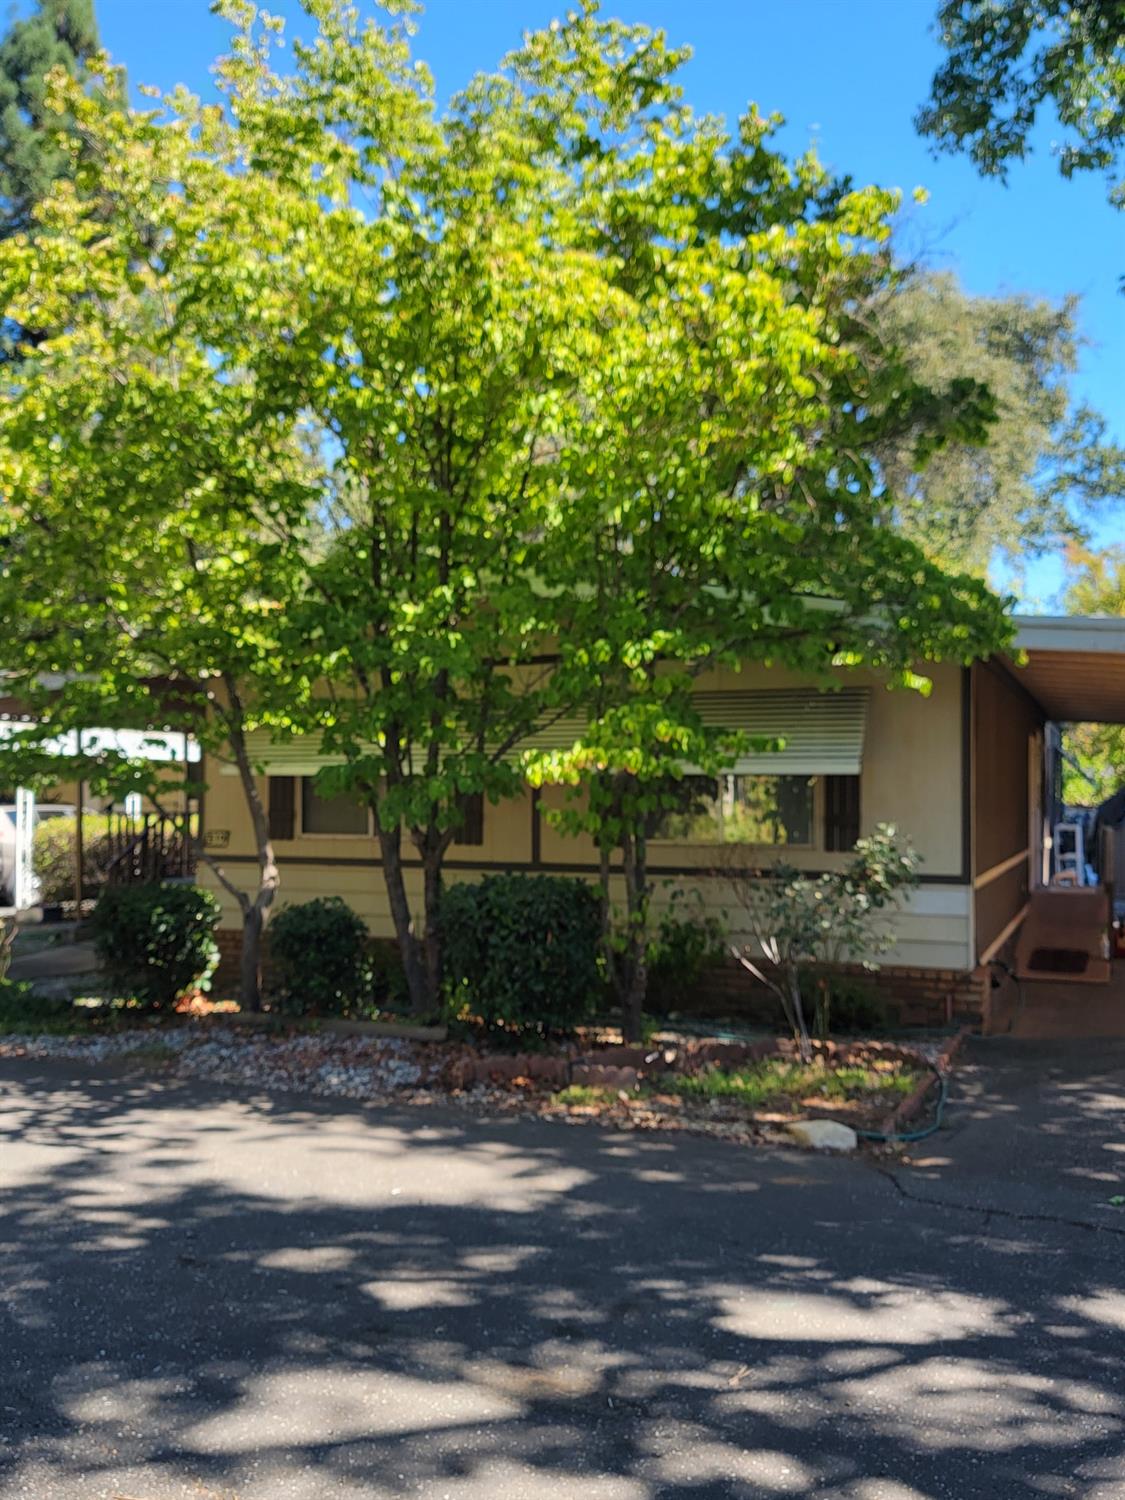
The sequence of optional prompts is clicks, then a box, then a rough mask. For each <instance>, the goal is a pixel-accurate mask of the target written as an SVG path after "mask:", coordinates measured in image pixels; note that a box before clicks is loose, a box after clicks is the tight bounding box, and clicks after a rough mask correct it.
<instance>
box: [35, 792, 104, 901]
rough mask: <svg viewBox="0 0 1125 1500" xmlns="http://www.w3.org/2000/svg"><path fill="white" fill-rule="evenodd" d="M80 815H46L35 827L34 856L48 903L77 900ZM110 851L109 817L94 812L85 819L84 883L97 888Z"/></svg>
mask: <svg viewBox="0 0 1125 1500" xmlns="http://www.w3.org/2000/svg"><path fill="white" fill-rule="evenodd" d="M77 821H78V820H77V818H44V819H43V821H42V822H41V823H38V824H37V825H36V828H35V836H34V841H33V853H32V858H33V859H34V862H35V874H36V876H37V878H38V880H39V899H40V901H42V902H43V903H44V904H45V905H47V906H54V905H56V904H58V903H59V902H61V901H73V900H74V835H75V832H76V827H75V825H76V823H77ZM108 851H109V819H108V818H107V817H105V816H104V815H103V814H101V813H91V814H89V815H88V816H86V817H84V818H83V819H82V886H83V890H85V891H89V890H92V889H94V888H95V887H96V886H97V884H98V880H99V877H100V875H101V872H102V871H103V870H104V869H105V866H106V863H107V860H108V857H109V855H108Z"/></svg>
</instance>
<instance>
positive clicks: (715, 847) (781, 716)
mask: <svg viewBox="0 0 1125 1500" xmlns="http://www.w3.org/2000/svg"><path fill="white" fill-rule="evenodd" d="M1017 644H1018V646H1019V648H1021V650H1022V651H1026V653H1027V658H1026V661H1023V660H1022V659H1021V657H1020V655H1019V653H1018V652H1017V653H1015V654H1014V656H1013V658H1012V659H996V660H992V661H988V662H979V663H977V664H975V665H974V666H973V667H971V668H964V669H962V668H959V667H956V666H949V665H941V664H939V665H937V666H934V667H932V668H929V669H927V675H928V676H929V677H930V678H931V680H932V683H933V689H932V692H931V693H930V694H929V695H928V696H926V697H923V696H922V695H920V694H918V693H915V692H910V691H906V690H903V689H897V690H889V689H888V688H887V687H886V686H885V684H884V683H883V682H882V681H881V680H880V679H879V678H878V677H877V676H876V675H875V674H872V673H867V672H860V671H841V672H840V674H839V680H838V688H837V689H836V690H835V691H831V690H830V691H824V690H821V689H818V688H817V687H815V686H810V685H809V684H808V683H807V682H803V681H802V680H801V679H799V678H797V677H794V676H792V675H791V674H787V673H784V672H781V671H778V670H772V669H765V668H762V667H759V666H748V667H747V668H746V669H745V670H744V671H743V672H740V673H735V672H723V673H715V674H712V675H710V676H708V677H706V678H702V679H701V680H700V682H699V685H698V698H699V705H700V708H701V710H702V712H703V716H704V717H705V718H708V719H711V720H713V721H714V722H716V723H721V724H723V725H725V726H727V727H730V728H744V729H746V730H748V731H751V732H753V733H755V734H760V735H769V736H777V737H781V738H783V739H784V741H785V747H784V748H783V749H782V750H779V751H775V752H772V753H764V754H756V755H750V756H747V757H745V758H744V759H743V760H741V761H740V762H739V763H738V764H737V765H735V766H732V768H731V774H730V776H729V777H727V778H725V779H724V784H723V786H722V789H721V794H720V796H719V798H718V799H716V801H715V803H714V804H712V805H711V806H710V807H709V808H708V810H707V811H706V812H705V813H702V814H700V815H697V816H693V817H680V818H675V819H669V820H668V823H667V826H666V827H665V829H664V830H663V836H662V837H660V838H658V839H654V840H653V842H652V845H651V847H650V869H651V872H652V874H653V876H654V878H655V880H656V881H657V882H658V883H659V884H660V886H661V891H662V895H663V896H664V898H665V899H666V898H667V893H668V891H669V890H670V889H671V888H672V887H673V886H679V887H681V888H695V889H696V890H698V891H699V892H700V894H701V896H702V899H703V902H704V903H705V905H706V906H707V907H708V908H710V909H712V910H715V911H720V912H722V913H724V914H725V915H726V916H727V918H728V920H730V921H731V923H732V924H733V923H734V922H735V919H736V912H737V909H736V908H735V906H734V903H733V902H732V901H731V899H730V896H729V893H728V891H727V889H726V886H725V883H724V881H723V880H722V879H721V877H718V876H716V875H715V874H714V873H713V872H714V869H715V866H716V864H717V863H718V862H719V860H720V859H722V860H723V861H725V862H729V861H730V860H731V859H732V858H737V857H738V856H737V855H732V848H741V849H743V850H744V851H745V861H744V863H745V865H746V866H747V867H750V868H755V869H756V868H761V867H762V866H764V865H768V864H770V863H772V862H773V861H774V860H776V859H779V858H784V859H785V861H786V862H788V863H790V864H793V865H797V866H799V867H801V868H805V869H809V870H818V869H825V868H832V867H834V866H838V865H840V864H843V863H844V862H845V861H846V860H847V858H848V851H849V850H850V849H851V847H852V845H853V844H854V842H855V840H856V838H857V837H859V836H860V834H862V833H866V832H869V831H870V830H871V829H872V828H874V826H875V825H876V824H879V823H892V824H894V825H896V827H897V828H898V829H899V830H900V831H901V833H902V834H903V835H905V836H906V837H908V838H909V839H910V840H911V842H912V843H913V845H914V846H915V848H916V849H917V850H918V852H919V854H920V855H921V857H922V861H923V863H922V867H921V879H920V883H919V886H918V888H917V890H916V891H915V892H914V893H913V894H912V896H911V898H910V899H909V901H908V903H907V905H906V907H905V909H904V910H903V912H902V913H901V915H900V916H899V918H898V920H897V926H896V943H895V947H894V948H893V950H892V951H891V953H890V954H889V955H888V956H887V957H885V958H884V960H883V963H882V969H881V974H880V984H881V985H883V986H885V987H886V988H887V989H888V990H889V991H891V992H892V993H893V994H894V995H895V997H896V999H897V1000H898V1001H899V1002H900V1004H901V1005H902V1007H903V1011H904V1018H905V1019H907V1020H910V1021H915V1022H930V1023H944V1022H947V1021H949V1020H952V1019H957V1018H963V1019H965V1020H967V1021H971V1022H973V1023H975V1024H977V1025H980V1026H982V1027H984V1028H985V1029H987V1027H988V1024H989V1019H990V1009H991V1005H990V1001H991V974H992V969H991V967H990V961H992V960H996V959H998V958H1000V957H1001V956H1002V955H1004V954H1005V953H1007V952H1008V951H1009V948H1010V945H1011V944H1012V943H1013V942H1014V939H1015V936H1016V933H1017V931H1018V929H1019V925H1020V922H1021V920H1022V918H1023V915H1024V913H1025V911H1026V907H1027V902H1028V892H1029V890H1030V888H1031V887H1032V886H1033V885H1037V884H1040V883H1042V881H1043V880H1044V878H1045V872H1046V871H1047V869H1048V864H1047V860H1048V854H1047V848H1048V839H1047V830H1048V829H1049V828H1050V826H1051V825H1052V823H1053V819H1054V803H1053V799H1054V787H1055V784H1056V780H1057V775H1056V771H1055V769H1054V767H1053V765H1052V764H1051V761H1052V755H1051V753H1050V751H1051V747H1052V746H1054V745H1057V735H1053V734H1052V733H1051V731H1050V728H1049V725H1050V723H1051V722H1052V721H1081V720H1089V719H1094V720H1104V721H1112V722H1125V621H1122V620H1078V619H1072V618H1064V619H1057V620H1056V619H1046V618H1035V617H1027V618H1026V619H1023V620H1021V621H1020V622H1019V637H1018V642H1017ZM568 733H569V734H570V735H571V737H573V735H574V726H569V727H568V726H565V725H564V726H556V728H555V729H554V730H553V731H552V743H556V744H557V743H559V742H560V738H562V739H563V740H565V736H566V735H567V734H568ZM252 753H253V755H254V759H255V761H256V762H258V763H260V764H261V765H262V766H263V767H264V769H265V772H266V773H267V774H266V775H264V776H263V778H262V792H263V795H264V797H265V798H266V801H267V804H268V806H269V807H270V817H271V825H272V835H273V839H274V848H275V853H276V855H277V858H278V862H279V865H280V868H281V876H282V892H281V899H282V901H283V902H297V901H304V900H307V899H309V898H310V897H312V896H318V895H326V894H329V893H334V894H338V895H341V896H342V897H343V898H344V899H345V900H346V901H347V902H348V903H349V905H350V906H352V907H353V908H354V909H355V910H356V911H357V912H359V913H360V915H361V916H362V917H363V918H364V919H365V921H366V922H367V923H368V925H369V927H370V928H371V931H372V933H373V934H375V935H376V936H379V937H384V938H389V937H390V936H391V935H392V928H391V922H390V916H389V912H388V910H387V905H386V897H385V893H384V888H383V883H382V879H381V876H380V871H379V859H378V847H377V844H376V841H375V839H374V837H373V835H372V832H371V829H370V827H369V825H368V815H367V812H366V810H365V809H363V808H360V807H357V806H355V805H354V804H351V803H349V802H347V801H345V800H343V799H326V798H323V797H320V796H318V795H317V792H316V790H315V786H314V783H313V777H314V776H315V774H316V772H317V770H318V769H319V768H320V767H321V766H322V765H324V764H326V763H327V762H326V761H325V760H324V759H322V758H321V757H320V756H319V755H318V754H317V753H316V747H315V742H313V741H301V740H295V741H290V742H287V743H284V744H280V745H271V744H270V743H269V741H268V739H267V738H265V737H264V736H263V737H261V738H260V739H257V740H256V742H255V743H254V744H253V746H252ZM228 769H229V768H226V767H222V766H220V765H216V764H215V763H214V762H213V761H210V760H209V761H208V763H207V765H206V768H205V773H204V775H205V780H206V781H207V783H208V790H207V793H206V803H205V833H204V837H205V839H206V842H207V844H208V846H209V848H210V849H211V851H212V852H213V853H214V854H215V855H216V856H218V857H220V858H221V859H222V861H223V864H224V868H225V870H226V873H227V875H228V876H229V877H230V878H233V879H234V880H236V881H238V880H239V879H240V878H241V879H244V880H245V883H246V886H247V888H248V889H249V888H251V883H252V882H253V880H254V879H255V876H256V870H255V868H254V867H255V864H256V858H255V853H254V844H253V840H252V836H251V832H250V827H249V823H248V819H247V816H246V812H245V807H244V803H243V798H242V794H241V789H240V787H239V784H238V781H237V778H236V777H235V776H234V775H233V772H232V774H224V772H225V771H226V770H228ZM565 795H566V794H565V793H564V792H563V790H562V789H557V790H556V789H546V790H544V791H543V792H542V793H536V792H533V791H531V790H530V789H528V790H527V791H526V792H524V793H523V794H522V795H521V796H519V797H517V798H514V799H512V800H510V801H508V802H506V803H502V804H501V805H499V806H495V807H493V806H486V807H483V808H480V807H478V808H476V809H475V810H474V816H472V817H470V818H469V819H468V821H467V823H466V826H465V828H464V830H463V831H462V834H461V838H460V841H459V842H458V843H457V844H455V845H454V846H453V848H452V849H451V850H450V856H449V859H448V861H447V869H448V878H449V879H450V880H456V879H469V880H471V879H474V878H477V877H479V876H480V875H482V874H484V873H486V872H488V871H493V870H523V871H529V872H543V873H559V874H569V875H574V876H577V877H580V878H587V879H593V878H595V877H596V874H597V859H596V856H595V851H594V848H593V846H592V844H591V843H590V842H589V841H588V840H584V839H575V838H569V837H565V836H563V835H562V834H561V833H560V832H559V831H558V830H557V829H556V828H555V827H554V826H553V825H552V823H551V821H550V816H549V814H550V811H551V809H552V807H556V806H559V805H561V801H562V799H563V797H564V796H565ZM408 873H409V874H410V875H411V876H412V878H413V879H414V881H415V882H416V887H417V888H416V889H415V890H413V891H412V892H411V894H412V896H413V897H414V898H416V899H417V900H418V908H417V909H420V907H421V902H420V896H421V889H420V886H421V880H420V874H421V872H420V868H419V867H418V866H417V865H414V866H413V867H411V869H410V870H409V872H408ZM200 879H201V880H202V881H203V882H204V883H208V884H210V885H212V886H213V888H215V889H216V891H217V894H218V895H219V897H220V899H221V901H222V904H223V919H222V928H223V932H222V933H221V942H222V945H223V949H224V955H228V954H229V955H231V956H232V957H233V956H234V955H235V954H236V952H237V944H238V927H239V917H238V912H237V908H236V906H235V903H234V902H233V901H232V900H231V899H230V897H229V896H228V895H226V894H225V893H224V892H223V891H222V890H221V889H219V887H218V885H217V882H216V881H215V879H214V876H213V875H212V874H211V873H210V872H209V871H207V870H206V868H201V872H200ZM735 930H736V929H735ZM731 983H732V985H734V984H738V983H741V981H740V980H738V979H737V977H736V976H735V975H734V974H733V973H732V976H731ZM728 996H729V998H730V999H732V1000H733V999H734V998H735V995H734V991H733V990H731V991H729V992H728Z"/></svg>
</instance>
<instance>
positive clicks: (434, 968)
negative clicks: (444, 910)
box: [422, 850, 444, 1009]
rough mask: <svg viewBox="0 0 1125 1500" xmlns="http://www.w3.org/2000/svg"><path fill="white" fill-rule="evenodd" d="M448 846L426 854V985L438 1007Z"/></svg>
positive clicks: (424, 859)
mask: <svg viewBox="0 0 1125 1500" xmlns="http://www.w3.org/2000/svg"><path fill="white" fill-rule="evenodd" d="M443 853H444V850H441V851H438V852H434V851H433V850H427V851H426V852H425V853H424V854H423V856H422V860H423V865H422V889H423V900H424V903H425V912H426V932H425V957H426V986H427V988H428V990H429V998H430V1001H431V1005H432V1007H433V1008H434V1009H436V1008H437V1006H438V1005H439V1004H440V1003H441V982H442V977H443V976H442V967H443V966H442V934H441V859H442V854H443Z"/></svg>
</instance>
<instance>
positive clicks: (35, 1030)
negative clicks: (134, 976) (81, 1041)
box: [0, 980, 152, 1036]
mask: <svg viewBox="0 0 1125 1500" xmlns="http://www.w3.org/2000/svg"><path fill="white" fill-rule="evenodd" d="M151 1019H152V1016H151V1013H150V1012H146V1011H145V1009H144V1007H143V1006H142V1005H141V1004H140V1002H139V1001H138V1000H136V999H134V998H132V997H131V996H125V997H119V998H116V999H106V998H103V997H102V996H78V997H75V998H68V997H64V996H57V995H37V994H36V993H35V991H34V989H33V988H32V986H31V985H30V984H29V983H27V982H20V981H13V980H0V1036H90V1035H96V1034H99V1033H103V1032H107V1031H118V1030H120V1029H121V1028H123V1027H126V1026H130V1027H132V1026H136V1025H138V1024H140V1023H142V1022H147V1021H150V1020H151Z"/></svg>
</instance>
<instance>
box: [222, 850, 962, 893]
mask: <svg viewBox="0 0 1125 1500" xmlns="http://www.w3.org/2000/svg"><path fill="white" fill-rule="evenodd" d="M223 863H224V864H233V865H252V864H257V858H256V856H255V855H253V854H224V855H223ZM442 863H443V865H444V866H445V868H446V869H447V870H532V871H535V872H536V873H537V874H543V875H597V874H598V873H599V870H598V866H597V865H591V864H585V863H583V862H581V861H579V860H574V861H568V860H540V861H538V863H533V862H532V861H531V860H527V859H446V860H443V862H442ZM278 864H279V865H280V866H281V867H282V869H284V868H285V866H286V865H323V866H324V867H325V869H331V868H332V867H333V866H334V865H342V866H344V867H345V868H348V869H370V870H381V869H382V867H383V862H382V860H380V859H376V858H374V857H373V856H371V857H358V856H356V855H347V856H343V857H341V858H339V859H326V858H325V857H324V856H323V855H319V854H284V853H283V854H279V855H278ZM402 866H403V869H404V870H420V869H421V868H422V861H421V860H420V859H408V858H404V859H403V861H402ZM648 870H649V874H650V875H674V876H681V877H682V876H687V875H696V876H701V877H703V878H705V879H709V880H717V879H721V878H722V876H723V875H725V874H726V873H727V872H726V871H725V870H724V871H721V872H720V871H716V870H714V869H711V868H709V867H708V866H707V865H649V867H648ZM623 873H624V872H623V870H622V867H621V866H620V865H613V866H611V867H610V874H611V875H621V874H623ZM730 873H731V874H732V875H747V874H749V875H754V874H765V873H766V871H764V870H763V868H762V866H761V865H747V866H746V868H745V869H731V871H730ZM828 873H829V872H828V871H827V870H802V871H801V874H802V875H827V874H828ZM918 883H919V885H956V886H968V884H969V882H968V881H967V880H963V879H962V878H961V876H960V875H923V876H922V878H921V880H920V881H919V882H918Z"/></svg>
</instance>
